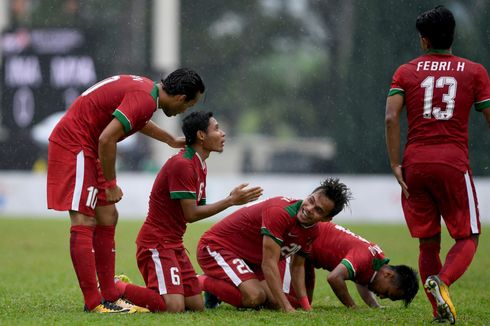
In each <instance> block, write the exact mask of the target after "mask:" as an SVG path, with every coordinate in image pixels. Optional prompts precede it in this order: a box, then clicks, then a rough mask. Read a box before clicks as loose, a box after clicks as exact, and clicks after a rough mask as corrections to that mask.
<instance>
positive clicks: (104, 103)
mask: <svg viewBox="0 0 490 326" xmlns="http://www.w3.org/2000/svg"><path fill="white" fill-rule="evenodd" d="M155 89H156V88H155V84H154V82H153V81H151V80H150V79H148V78H145V77H139V76H133V75H118V76H112V77H109V78H107V79H104V80H102V81H100V82H99V83H97V84H95V85H93V86H92V87H90V88H89V89H87V90H86V91H85V92H83V93H82V94H81V95H80V96H79V97H78V98H77V99H76V100H75V102H74V103H73V104H72V105H71V107H70V108H69V109H68V111H67V112H66V114H65V115H64V116H63V118H62V119H61V121H60V122H59V123H58V125H57V126H56V128H55V130H54V131H53V133H52V135H51V136H50V139H51V140H53V141H55V142H58V143H60V144H61V145H63V146H66V147H69V146H70V145H71V144H74V145H75V144H81V145H82V146H83V147H86V148H89V149H90V150H91V151H92V152H96V151H97V141H98V138H99V136H100V134H101V133H102V130H104V128H105V127H106V126H107V125H108V124H109V123H110V122H111V120H112V119H113V113H114V111H115V110H116V109H118V108H119V107H120V106H121V105H125V106H134V107H138V106H141V105H145V106H148V105H150V106H151V108H154V109H156V101H155V99H156V94H152V91H153V92H155ZM128 94H132V95H133V96H128ZM136 94H137V96H134V95H136ZM145 94H147V95H145ZM153 95H154V96H153ZM153 97H154V98H155V99H153ZM123 101H124V104H122V103H123ZM150 117H151V115H150ZM135 127H136V126H131V129H132V131H133V132H134V131H136V130H133V129H137V128H135ZM131 133H132V132H131ZM131 133H128V134H127V135H129V134H131ZM127 135H126V136H127Z"/></svg>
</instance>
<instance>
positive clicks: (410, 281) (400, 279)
mask: <svg viewBox="0 0 490 326" xmlns="http://www.w3.org/2000/svg"><path fill="white" fill-rule="evenodd" d="M388 266H389V268H391V269H392V270H393V271H395V273H396V276H395V279H394V282H395V286H396V287H397V288H398V289H400V291H401V292H402V293H403V295H402V296H401V298H398V300H403V302H404V303H405V307H408V305H409V304H410V302H412V300H413V298H415V295H416V294H417V292H418V291H419V278H418V276H417V272H416V271H415V270H414V269H413V268H411V267H409V266H406V265H397V266H393V265H388Z"/></svg>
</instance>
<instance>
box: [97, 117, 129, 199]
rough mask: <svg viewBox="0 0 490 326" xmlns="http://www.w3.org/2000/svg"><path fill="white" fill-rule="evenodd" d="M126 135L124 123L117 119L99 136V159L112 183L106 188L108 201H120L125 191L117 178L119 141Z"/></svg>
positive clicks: (106, 176) (106, 177)
mask: <svg viewBox="0 0 490 326" xmlns="http://www.w3.org/2000/svg"><path fill="white" fill-rule="evenodd" d="M123 136H124V128H123V125H122V124H121V123H120V122H119V120H117V119H115V118H114V119H112V121H111V122H110V123H109V124H108V125H107V127H105V129H104V130H103V131H102V133H101V134H100V137H99V160H100V164H101V166H102V171H103V173H104V177H105V179H106V180H107V181H108V182H109V183H110V186H108V187H107V188H106V190H105V193H106V197H107V201H109V202H115V203H116V202H118V201H120V200H121V198H122V196H123V192H122V190H121V188H119V186H117V184H116V183H115V180H116V153H117V141H118V140H119V139H120V138H121V137H123Z"/></svg>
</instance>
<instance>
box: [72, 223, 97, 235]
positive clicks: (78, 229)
mask: <svg viewBox="0 0 490 326" xmlns="http://www.w3.org/2000/svg"><path fill="white" fill-rule="evenodd" d="M94 231H95V227H94V226H88V225H72V226H71V227H70V232H71V233H79V234H83V235H87V236H92V235H93V234H94Z"/></svg>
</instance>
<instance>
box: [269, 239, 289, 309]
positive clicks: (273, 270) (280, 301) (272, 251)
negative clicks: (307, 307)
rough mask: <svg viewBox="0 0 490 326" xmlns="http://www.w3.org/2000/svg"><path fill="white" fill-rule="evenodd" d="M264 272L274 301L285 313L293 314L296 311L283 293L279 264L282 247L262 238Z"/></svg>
mask: <svg viewBox="0 0 490 326" xmlns="http://www.w3.org/2000/svg"><path fill="white" fill-rule="evenodd" d="M262 239H263V240H262V266H261V267H262V271H263V272H264V278H265V280H266V282H267V285H268V286H269V289H270V291H271V293H272V296H273V300H275V303H276V304H277V305H278V306H279V308H280V309H281V310H283V311H285V312H293V311H295V309H294V308H293V306H291V304H290V303H289V301H288V299H287V298H286V296H285V295H284V293H283V292H282V282H281V275H280V274H279V268H278V266H277V263H278V261H279V257H280V255H281V247H280V246H279V244H277V243H276V242H275V241H274V240H273V239H272V238H270V237H268V236H263V237H262Z"/></svg>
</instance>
